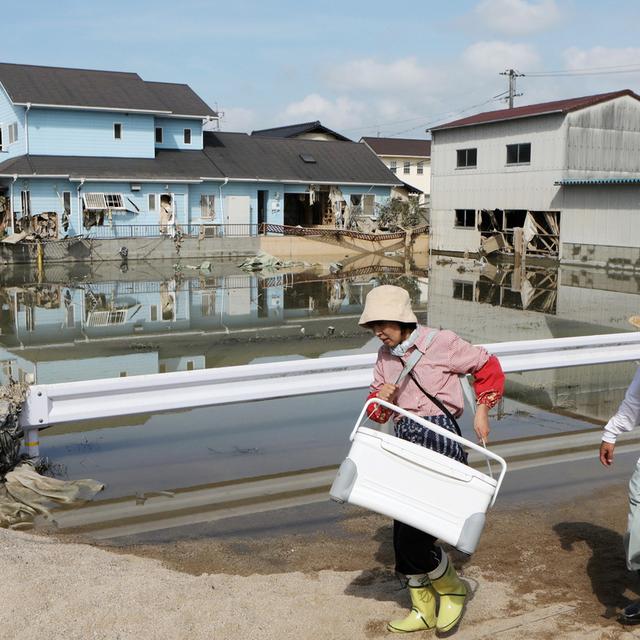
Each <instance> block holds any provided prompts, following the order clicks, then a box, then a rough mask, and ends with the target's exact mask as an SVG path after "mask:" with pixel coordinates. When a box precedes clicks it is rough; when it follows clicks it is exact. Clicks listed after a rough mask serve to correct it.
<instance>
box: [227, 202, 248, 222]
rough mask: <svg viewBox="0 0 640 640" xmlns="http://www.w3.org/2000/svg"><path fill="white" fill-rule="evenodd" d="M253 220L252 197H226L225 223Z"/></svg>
mask: <svg viewBox="0 0 640 640" xmlns="http://www.w3.org/2000/svg"><path fill="white" fill-rule="evenodd" d="M250 222H251V198H250V197H249V196H227V197H226V198H225V199H224V223H225V224H249V223H250Z"/></svg>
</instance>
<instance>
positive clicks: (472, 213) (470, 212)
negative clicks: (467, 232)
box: [455, 209, 476, 229]
mask: <svg viewBox="0 0 640 640" xmlns="http://www.w3.org/2000/svg"><path fill="white" fill-rule="evenodd" d="M455 226H456V227H464V228H466V229H475V226H476V210H475V209H456V221H455Z"/></svg>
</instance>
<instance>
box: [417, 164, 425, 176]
mask: <svg viewBox="0 0 640 640" xmlns="http://www.w3.org/2000/svg"><path fill="white" fill-rule="evenodd" d="M416 173H417V174H418V175H419V176H421V175H422V174H423V173H424V160H420V162H418V163H417V164H416Z"/></svg>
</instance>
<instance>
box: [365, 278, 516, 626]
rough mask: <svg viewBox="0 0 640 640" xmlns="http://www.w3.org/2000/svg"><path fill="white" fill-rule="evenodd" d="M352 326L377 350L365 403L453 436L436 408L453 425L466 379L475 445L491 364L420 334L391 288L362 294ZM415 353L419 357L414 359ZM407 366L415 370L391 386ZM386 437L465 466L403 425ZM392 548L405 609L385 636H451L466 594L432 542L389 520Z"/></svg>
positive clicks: (497, 394) (376, 415)
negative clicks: (472, 398) (370, 337)
mask: <svg viewBox="0 0 640 640" xmlns="http://www.w3.org/2000/svg"><path fill="white" fill-rule="evenodd" d="M359 324H360V326H363V327H366V328H368V329H370V330H371V331H372V332H373V334H374V335H375V336H376V337H377V338H379V339H380V340H381V341H382V343H383V344H382V346H381V347H380V350H379V351H378V360H377V362H376V366H375V370H374V376H373V384H372V385H371V393H370V395H369V397H370V398H371V397H377V398H380V399H381V400H386V401H388V402H391V403H393V404H395V405H397V406H399V407H401V408H403V409H405V410H407V411H409V412H411V413H414V414H416V415H418V416H421V417H423V418H424V419H425V420H428V421H429V422H433V423H434V424H437V425H439V426H441V427H444V428H445V429H447V430H449V431H451V432H453V433H456V427H455V424H454V422H453V421H452V420H451V418H450V417H449V416H447V415H446V411H444V410H443V408H444V409H446V410H448V412H449V413H450V414H451V415H452V416H453V417H455V418H457V417H459V416H460V415H462V411H463V408H464V402H463V395H462V388H461V386H460V381H459V378H458V376H459V375H460V374H468V373H470V374H472V375H473V377H474V389H475V393H476V397H477V409H476V415H475V420H474V425H473V427H474V430H475V432H476V434H477V436H478V439H479V440H486V439H487V437H488V436H489V409H490V408H491V407H493V406H494V405H495V404H496V403H497V402H498V400H499V399H500V398H501V397H502V393H503V390H504V374H503V372H502V368H501V367H500V363H499V361H498V359H497V358H496V357H495V356H492V355H490V354H489V353H488V352H487V351H486V350H485V349H483V348H482V347H476V346H473V345H471V344H469V343H468V342H466V341H464V340H463V339H462V338H460V337H459V336H458V335H456V334H455V333H453V332H452V331H444V330H442V331H438V330H435V329H430V328H429V327H424V326H420V325H419V324H418V320H417V318H416V316H415V314H414V313H413V311H412V309H411V301H410V298H409V294H408V293H407V291H405V290H404V289H402V288H400V287H395V286H392V285H383V286H380V287H376V288H375V289H372V290H371V291H370V292H369V294H368V295H367V298H366V301H365V307H364V311H363V313H362V316H361V318H360V321H359ZM416 350H418V351H419V352H420V353H421V354H422V355H418V354H416V353H415V352H416ZM418 357H419V359H418V360H417V362H416V358H418ZM407 361H411V362H415V364H414V365H413V368H412V369H411V371H410V372H409V374H408V375H406V376H405V377H404V378H403V379H402V382H400V384H399V385H397V384H396V382H397V381H398V379H399V378H400V374H401V373H402V372H403V369H405V366H406V364H407ZM426 394H429V395H431V396H432V397H434V398H435V401H434V400H431V399H429V398H428V397H427V395H426ZM438 403H440V404H441V405H443V408H441V407H439V406H438ZM369 417H370V418H371V419H373V420H376V421H378V422H386V421H387V419H388V418H389V411H388V410H387V409H386V408H385V407H382V406H377V405H372V407H370V411H369ZM394 431H395V435H396V436H397V437H399V438H402V439H404V440H408V441H410V442H413V443H416V444H419V445H421V446H423V447H427V448H429V449H432V450H433V451H437V452H438V453H442V454H444V455H446V456H449V457H451V458H454V459H455V460H458V461H459V462H463V463H465V464H466V453H465V452H464V450H463V449H462V447H461V446H460V445H459V444H458V443H457V442H454V441H453V440H449V439H448V438H446V437H444V436H441V435H439V434H437V433H435V432H433V431H430V430H428V429H426V428H424V427H423V426H422V425H420V424H418V423H416V422H414V421H412V420H410V419H408V418H406V417H400V416H396V417H395V418H394ZM393 547H394V552H395V559H396V571H397V572H398V573H401V574H404V575H406V576H407V578H408V586H409V593H410V595H411V603H412V605H413V606H412V608H411V611H410V612H409V615H408V616H407V617H406V618H404V619H402V620H393V621H392V622H390V623H389V624H388V626H387V628H388V630H389V631H393V632H397V633H405V632H409V631H423V630H425V629H431V628H433V627H436V630H437V631H439V632H441V633H446V632H448V631H451V630H452V629H453V628H454V627H455V626H456V624H457V623H458V622H459V620H460V618H461V616H462V610H463V607H464V602H465V598H466V594H467V590H466V587H465V585H464V583H463V582H462V581H461V580H460V578H459V577H458V575H457V574H456V571H455V569H454V567H453V565H452V564H451V562H450V561H449V559H448V557H447V555H446V553H445V552H444V551H443V550H442V549H441V548H440V547H439V546H437V545H436V544H435V538H434V537H433V536H431V535H429V534H428V533H425V532H423V531H420V530H418V529H415V528H414V527H411V526H409V525H407V524H404V523H402V522H399V521H397V520H394V523H393Z"/></svg>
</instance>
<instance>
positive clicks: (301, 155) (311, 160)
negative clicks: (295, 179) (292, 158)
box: [300, 153, 316, 164]
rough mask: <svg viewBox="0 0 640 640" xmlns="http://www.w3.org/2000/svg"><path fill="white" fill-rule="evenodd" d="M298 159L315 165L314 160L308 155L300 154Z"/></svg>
mask: <svg viewBox="0 0 640 640" xmlns="http://www.w3.org/2000/svg"><path fill="white" fill-rule="evenodd" d="M300 157H301V158H302V162H308V163H309V164H315V161H316V159H315V158H314V157H313V156H312V155H311V154H310V153H301V154H300Z"/></svg>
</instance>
